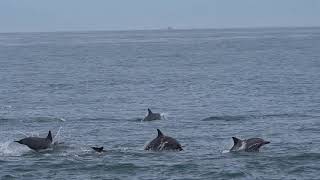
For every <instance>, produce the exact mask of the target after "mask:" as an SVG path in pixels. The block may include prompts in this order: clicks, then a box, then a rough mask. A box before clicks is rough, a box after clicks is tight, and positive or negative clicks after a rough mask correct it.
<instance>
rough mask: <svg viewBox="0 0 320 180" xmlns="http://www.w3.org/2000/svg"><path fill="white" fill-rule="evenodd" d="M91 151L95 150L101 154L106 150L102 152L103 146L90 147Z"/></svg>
mask: <svg viewBox="0 0 320 180" xmlns="http://www.w3.org/2000/svg"><path fill="white" fill-rule="evenodd" d="M91 148H92V149H93V150H95V151H96V152H99V153H102V152H106V150H103V146H101V147H91Z"/></svg>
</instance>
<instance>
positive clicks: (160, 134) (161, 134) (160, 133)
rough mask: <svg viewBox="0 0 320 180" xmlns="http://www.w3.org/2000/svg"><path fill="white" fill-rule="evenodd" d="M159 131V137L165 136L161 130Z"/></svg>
mask: <svg viewBox="0 0 320 180" xmlns="http://www.w3.org/2000/svg"><path fill="white" fill-rule="evenodd" d="M157 131H158V137H160V136H164V135H163V133H162V132H161V131H160V129H157Z"/></svg>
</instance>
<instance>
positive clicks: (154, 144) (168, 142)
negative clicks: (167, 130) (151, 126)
mask: <svg viewBox="0 0 320 180" xmlns="http://www.w3.org/2000/svg"><path fill="white" fill-rule="evenodd" d="M157 131H158V136H157V137H156V138H155V139H153V140H152V141H151V142H150V143H149V144H148V145H147V146H146V147H145V150H152V151H163V150H173V151H182V150H183V149H182V146H181V145H180V143H179V142H178V141H177V140H176V139H174V138H172V137H169V136H165V135H164V134H163V133H162V132H161V131H160V130H159V129H157Z"/></svg>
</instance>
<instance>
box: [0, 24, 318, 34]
mask: <svg viewBox="0 0 320 180" xmlns="http://www.w3.org/2000/svg"><path fill="white" fill-rule="evenodd" d="M295 28H296V29H304V28H308V29H309V28H320V25H315V26H239V27H208V28H202V27H201V28H175V27H173V26H168V27H166V28H150V29H148V28H146V29H114V30H107V29H101V30H98V29H96V30H94V29H91V30H55V31H12V32H9V31H4V32H1V31H0V34H20V33H31V34H32V33H73V32H74V33H81V32H130V31H191V30H232V29H295Z"/></svg>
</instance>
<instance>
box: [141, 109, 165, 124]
mask: <svg viewBox="0 0 320 180" xmlns="http://www.w3.org/2000/svg"><path fill="white" fill-rule="evenodd" d="M160 119H161V115H160V113H153V112H152V111H151V110H150V109H149V108H148V115H147V116H146V117H145V118H144V119H143V120H144V121H153V120H160Z"/></svg>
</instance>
